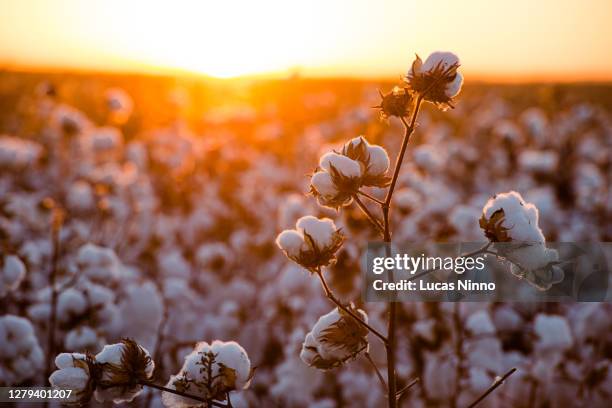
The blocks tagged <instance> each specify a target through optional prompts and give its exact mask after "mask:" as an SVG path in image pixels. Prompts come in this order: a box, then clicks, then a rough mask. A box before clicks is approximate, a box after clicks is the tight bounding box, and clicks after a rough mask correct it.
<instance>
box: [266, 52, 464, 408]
mask: <svg viewBox="0 0 612 408" xmlns="http://www.w3.org/2000/svg"><path fill="white" fill-rule="evenodd" d="M458 68H459V59H458V57H457V56H456V55H455V54H453V53H450V52H435V53H433V54H431V55H430V56H429V57H428V58H427V59H426V60H425V62H423V61H422V60H421V58H420V57H418V56H417V57H416V59H415V60H414V62H413V64H412V66H411V68H410V69H409V71H408V74H407V75H406V77H405V79H404V83H403V84H402V86H397V87H395V88H394V89H393V90H392V91H391V92H389V93H388V94H383V93H381V98H382V100H381V102H380V104H379V105H378V108H379V109H380V112H381V117H382V118H384V119H387V120H388V119H390V118H398V119H399V120H400V121H401V122H402V123H403V125H404V128H405V134H404V138H403V141H402V144H401V148H400V151H399V153H398V155H397V160H396V164H395V166H394V168H393V170H392V171H390V160H389V155H388V153H387V151H386V150H385V149H384V148H383V147H382V146H378V145H374V144H371V143H370V142H369V141H368V140H367V139H366V138H365V137H362V136H361V137H357V138H354V139H352V140H350V141H348V142H347V143H345V144H344V146H343V147H342V149H341V150H338V151H331V152H327V153H325V154H324V155H323V156H321V158H320V160H319V163H318V167H317V169H316V170H315V172H314V173H313V174H312V176H311V179H310V192H311V193H312V194H313V195H314V196H315V197H316V198H317V201H318V203H319V204H320V205H321V206H324V207H329V208H332V209H335V210H341V209H343V208H345V207H348V206H350V205H352V204H353V203H355V204H356V206H357V207H358V208H359V209H360V210H361V211H362V212H363V213H364V215H365V216H366V218H367V219H368V220H369V221H370V222H371V224H372V226H373V227H374V228H375V229H376V231H377V232H378V233H379V234H380V235H381V237H382V238H383V241H384V242H386V243H390V242H391V222H390V209H391V203H392V200H393V193H394V191H395V189H396V186H397V182H398V177H399V175H400V169H401V166H402V163H403V160H404V156H405V153H406V150H407V147H408V142H409V140H410V136H411V134H412V133H413V131H414V129H415V126H416V121H417V117H418V114H419V111H420V108H421V105H422V104H423V103H424V102H429V103H432V104H434V105H436V106H438V107H439V108H441V109H442V110H446V109H448V108H452V107H453V105H454V99H455V97H456V96H457V95H458V94H459V92H460V90H461V86H462V84H463V76H462V75H461V73H460V72H459V71H458ZM366 188H378V189H386V195H385V197H384V199H379V198H377V197H376V196H375V195H372V194H370V193H369V192H368V191H367V190H366ZM403 195H405V194H403ZM406 198H407V199H406V202H407V206H411V205H412V203H411V200H412V199H411V198H410V197H406ZM366 201H369V202H371V203H373V204H375V205H378V206H379V209H380V212H381V215H377V214H375V213H374V212H373V211H372V210H371V209H370V207H369V206H368V204H369V202H368V204H366ZM345 239H346V236H345V234H344V232H343V231H341V230H340V229H338V228H336V226H335V224H334V222H333V221H332V220H330V219H326V218H322V219H317V218H315V217H313V216H304V217H302V218H300V219H299V220H298V221H297V223H296V228H295V229H288V230H284V231H282V232H281V233H280V234H279V235H278V237H277V239H276V243H277V245H278V246H279V248H280V249H282V250H283V252H284V253H285V255H286V256H287V257H288V258H289V259H291V260H292V261H294V262H296V263H297V264H299V265H301V266H302V267H303V268H305V269H307V270H308V271H310V273H311V274H312V275H314V276H316V277H317V278H318V279H319V280H320V281H321V284H322V287H323V290H324V292H325V295H326V296H327V297H328V298H329V299H330V301H332V302H333V303H334V304H335V305H336V309H334V310H333V311H332V312H330V313H328V314H327V315H325V316H322V317H321V318H320V319H319V321H318V322H317V323H316V324H315V326H314V327H313V329H312V330H311V331H310V332H309V333H308V334H307V335H306V338H305V340H304V343H303V346H302V351H301V354H300V356H301V358H302V360H303V361H304V362H305V363H306V364H308V365H310V366H313V367H316V368H319V369H323V370H327V369H332V368H336V367H339V366H342V365H344V364H345V363H347V362H348V361H350V360H352V359H354V358H355V357H357V356H358V355H360V354H363V355H364V356H365V358H366V359H367V360H368V361H369V362H370V363H371V364H372V366H373V368H374V371H375V372H376V374H377V376H378V379H379V381H380V382H381V386H382V388H383V389H384V391H385V393H386V396H387V401H388V406H389V407H396V406H397V404H398V400H399V399H400V398H401V397H402V394H404V393H406V392H407V391H408V390H409V389H410V387H404V388H403V389H401V390H399V391H398V378H397V368H396V347H397V346H396V342H397V340H396V318H397V317H396V316H397V312H398V306H397V303H395V302H391V303H390V304H389V308H388V327H387V333H386V334H383V333H381V332H380V331H379V330H377V329H376V328H374V327H373V326H371V325H370V324H369V323H368V319H367V315H366V314H365V312H363V311H361V310H359V309H356V308H355V307H354V306H353V305H352V304H350V303H348V304H346V303H344V302H342V301H341V300H340V299H338V297H337V296H336V295H335V294H334V293H333V291H332V289H331V288H330V286H329V284H328V283H327V280H326V278H325V276H324V270H323V268H327V267H329V266H330V265H331V264H333V263H334V262H336V260H337V258H336V254H337V252H338V250H339V249H340V247H341V246H342V245H343V243H344V240H345ZM370 333H371V334H373V335H374V336H376V337H378V339H379V340H381V341H382V343H383V345H384V348H385V352H386V357H387V358H386V360H387V361H386V362H387V378H386V379H385V378H384V377H383V375H382V374H381V373H380V371H379V370H378V368H377V366H376V364H375V362H374V361H373V360H372V358H371V357H370V356H369V353H368V342H367V336H368V334H370Z"/></svg>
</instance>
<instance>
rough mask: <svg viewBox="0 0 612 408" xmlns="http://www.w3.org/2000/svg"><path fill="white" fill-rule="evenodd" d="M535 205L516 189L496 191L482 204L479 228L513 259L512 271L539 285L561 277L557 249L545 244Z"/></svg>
mask: <svg viewBox="0 0 612 408" xmlns="http://www.w3.org/2000/svg"><path fill="white" fill-rule="evenodd" d="M538 218H539V214H538V209H537V208H536V206H535V205H533V204H530V203H525V202H524V200H523V197H522V196H521V195H520V194H519V193H517V192H516V191H510V192H508V193H503V194H497V195H496V196H494V197H493V198H491V199H490V200H489V201H488V202H487V203H486V205H485V206H484V208H483V214H482V217H481V218H480V228H482V229H483V230H484V234H485V236H486V237H487V238H488V239H489V240H490V241H491V242H492V243H494V244H495V246H496V249H497V251H498V253H499V254H500V255H502V256H504V257H505V258H507V259H508V260H509V261H511V262H512V266H511V272H512V273H513V274H514V275H516V276H517V277H519V278H523V279H526V280H527V281H528V282H529V283H530V284H531V285H533V286H535V287H537V288H538V289H548V288H550V287H551V286H552V285H553V284H554V283H557V282H560V281H561V280H563V271H562V270H561V269H560V268H559V267H557V266H556V262H557V261H558V253H557V251H556V250H554V249H549V248H546V244H545V242H546V240H545V238H544V234H542V230H540V228H539V226H538Z"/></svg>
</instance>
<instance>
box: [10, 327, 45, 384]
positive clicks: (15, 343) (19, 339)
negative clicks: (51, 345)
mask: <svg viewBox="0 0 612 408" xmlns="http://www.w3.org/2000/svg"><path fill="white" fill-rule="evenodd" d="M0 361H2V366H1V367H0V383H3V384H5V385H18V384H20V383H22V382H23V381H26V380H28V379H31V378H34V377H35V376H36V375H37V374H38V373H39V372H40V370H42V369H43V366H44V355H43V352H42V349H41V348H40V345H39V344H38V339H37V338H36V335H35V334H34V328H33V327H32V324H31V323H30V321H29V320H27V319H24V318H22V317H18V316H13V315H5V316H2V317H0Z"/></svg>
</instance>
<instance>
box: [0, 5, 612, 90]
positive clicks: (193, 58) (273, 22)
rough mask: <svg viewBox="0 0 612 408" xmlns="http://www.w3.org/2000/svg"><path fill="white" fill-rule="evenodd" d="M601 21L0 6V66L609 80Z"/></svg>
mask: <svg viewBox="0 0 612 408" xmlns="http://www.w3.org/2000/svg"><path fill="white" fill-rule="evenodd" d="M611 18H612V2H610V1H608V0H585V1H584V2H583V3H581V7H575V4H574V2H573V1H571V0H539V1H537V2H533V1H531V0H516V1H514V2H510V3H509V2H507V1H505V0H504V1H502V0H472V1H468V2H457V1H446V2H426V1H415V0H380V1H376V2H375V1H371V0H335V1H329V0H310V1H306V2H304V1H291V0H257V1H252V0H243V1H237V0H224V1H219V0H214V1H211V0H173V1H152V0H149V1H145V0H131V1H124V0H106V1H101V0H100V1H97V0H55V1H53V2H51V1H47V0H4V1H3V2H2V13H0V63H2V64H9V66H10V65H11V64H13V65H17V66H28V67H31V66H34V67H36V66H40V67H43V68H45V67H46V68H48V67H61V68H85V69H92V68H93V69H102V70H120V71H125V70H127V71H148V72H151V71H154V72H159V71H168V70H170V71H191V72H197V73H203V74H207V75H212V76H217V77H231V76H239V75H247V74H262V73H263V74H274V73H277V74H278V73H286V72H288V71H291V70H293V69H294V68H299V69H300V70H301V71H302V72H303V73H304V74H305V75H315V76H354V77H359V76H394V77H396V76H397V75H399V74H400V73H403V72H404V71H405V70H406V69H407V67H408V64H409V63H410V61H411V60H412V59H413V57H414V53H415V52H418V53H420V54H422V55H426V54H428V53H429V52H431V51H435V50H439V49H448V50H452V51H454V52H456V53H457V54H458V55H459V56H460V57H461V59H462V63H463V66H464V72H465V73H466V75H467V77H470V76H472V74H473V76H481V75H484V76H487V77H496V78H519V79H520V78H540V79H554V80H572V79H580V78H582V79H591V80H594V79H612V54H610V52H609V44H608V42H609V41H608V39H609V38H610V36H611V35H612V28H611V26H610V25H609V24H608V22H609V20H610V19H611Z"/></svg>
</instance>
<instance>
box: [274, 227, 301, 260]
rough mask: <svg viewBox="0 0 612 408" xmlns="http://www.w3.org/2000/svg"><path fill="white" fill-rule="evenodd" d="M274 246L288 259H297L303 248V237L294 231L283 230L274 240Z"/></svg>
mask: <svg viewBox="0 0 612 408" xmlns="http://www.w3.org/2000/svg"><path fill="white" fill-rule="evenodd" d="M276 245H278V247H279V248H280V249H282V250H283V251H285V252H286V253H287V255H288V256H289V257H297V256H299V255H300V252H301V251H302V250H303V249H304V248H305V245H306V243H305V242H304V236H303V235H302V234H300V233H299V232H298V231H296V230H284V231H283V232H281V233H280V234H279V235H278V237H277V238H276Z"/></svg>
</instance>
